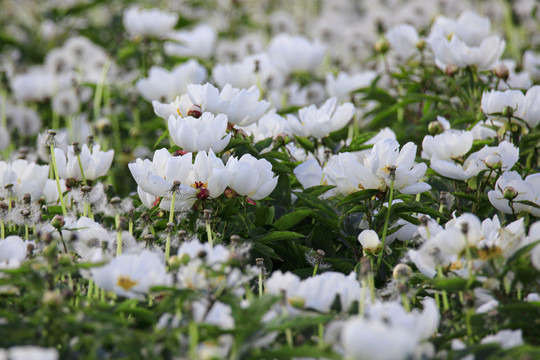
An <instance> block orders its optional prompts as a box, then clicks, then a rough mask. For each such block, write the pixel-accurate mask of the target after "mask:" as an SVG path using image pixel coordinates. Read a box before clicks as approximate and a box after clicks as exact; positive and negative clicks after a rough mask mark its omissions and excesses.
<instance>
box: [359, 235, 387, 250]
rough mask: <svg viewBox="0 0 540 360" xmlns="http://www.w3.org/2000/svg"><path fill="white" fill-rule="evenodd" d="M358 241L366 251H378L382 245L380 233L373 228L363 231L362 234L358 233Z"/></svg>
mask: <svg viewBox="0 0 540 360" xmlns="http://www.w3.org/2000/svg"><path fill="white" fill-rule="evenodd" d="M358 241H360V244H362V247H363V248H364V252H368V253H377V252H379V251H380V250H381V247H382V244H381V241H380V240H379V235H377V233H376V232H375V231H373V230H364V231H362V232H361V233H360V235H358Z"/></svg>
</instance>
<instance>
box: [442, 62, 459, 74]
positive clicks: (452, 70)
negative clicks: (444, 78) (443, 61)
mask: <svg viewBox="0 0 540 360" xmlns="http://www.w3.org/2000/svg"><path fill="white" fill-rule="evenodd" d="M458 70H459V69H458V67H457V66H456V65H454V64H449V65H447V66H446V69H445V71H444V72H445V73H446V75H448V76H452V75H454V74H455V73H457V72H458Z"/></svg>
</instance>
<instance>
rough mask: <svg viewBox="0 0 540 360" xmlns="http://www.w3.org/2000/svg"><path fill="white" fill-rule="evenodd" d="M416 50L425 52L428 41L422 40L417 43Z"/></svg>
mask: <svg viewBox="0 0 540 360" xmlns="http://www.w3.org/2000/svg"><path fill="white" fill-rule="evenodd" d="M416 48H417V49H418V50H420V51H422V50H424V49H425V48H426V40H424V39H420V40H418V41H417V42H416Z"/></svg>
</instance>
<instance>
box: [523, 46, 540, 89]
mask: <svg viewBox="0 0 540 360" xmlns="http://www.w3.org/2000/svg"><path fill="white" fill-rule="evenodd" d="M523 68H524V69H525V71H527V72H528V73H529V75H530V77H531V79H533V80H535V81H539V80H540V54H538V53H536V54H535V53H533V52H532V51H531V50H527V51H525V53H524V54H523Z"/></svg>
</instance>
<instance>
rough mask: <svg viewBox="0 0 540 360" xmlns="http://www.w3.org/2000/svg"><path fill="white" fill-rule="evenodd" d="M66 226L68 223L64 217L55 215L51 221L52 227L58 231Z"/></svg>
mask: <svg viewBox="0 0 540 360" xmlns="http://www.w3.org/2000/svg"><path fill="white" fill-rule="evenodd" d="M65 224H66V222H65V221H64V217H63V216H62V215H54V217H53V219H52V221H51V225H52V226H54V227H55V228H56V229H60V228H61V227H62V226H64V225H65Z"/></svg>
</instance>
